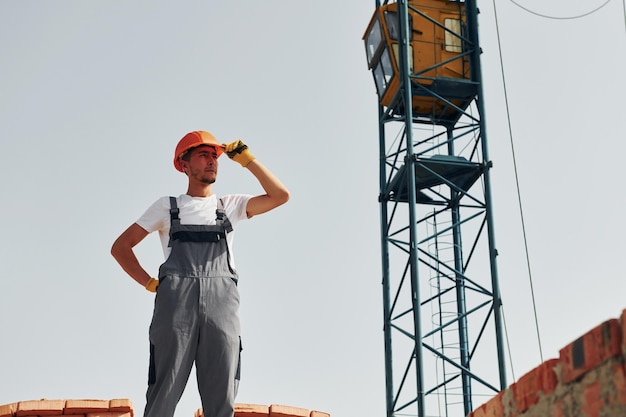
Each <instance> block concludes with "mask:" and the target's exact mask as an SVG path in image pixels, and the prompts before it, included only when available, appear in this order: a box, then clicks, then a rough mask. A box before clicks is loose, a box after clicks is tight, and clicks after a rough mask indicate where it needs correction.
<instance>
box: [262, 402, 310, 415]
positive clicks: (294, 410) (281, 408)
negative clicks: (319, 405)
mask: <svg viewBox="0 0 626 417" xmlns="http://www.w3.org/2000/svg"><path fill="white" fill-rule="evenodd" d="M269 416H270V417H309V410H307V409H305V408H298V407H290V406H288V405H277V404H272V405H270V414H269Z"/></svg>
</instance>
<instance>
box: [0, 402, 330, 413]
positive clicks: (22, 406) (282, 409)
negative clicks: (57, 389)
mask: <svg viewBox="0 0 626 417" xmlns="http://www.w3.org/2000/svg"><path fill="white" fill-rule="evenodd" d="M39 416H46V417H54V416H59V417H68V416H73V417H134V411H133V404H132V403H131V401H130V400H129V399H115V400H47V399H42V400H30V401H20V402H16V403H11V404H5V405H0V417H39ZM189 417H191V416H189ZM194 417H204V415H203V413H202V409H198V411H196V412H195V415H194ZM235 417H330V414H328V413H323V412H321V411H314V410H313V411H309V410H307V409H305V408H298V407H289V406H286V405H277V404H272V405H257V404H235Z"/></svg>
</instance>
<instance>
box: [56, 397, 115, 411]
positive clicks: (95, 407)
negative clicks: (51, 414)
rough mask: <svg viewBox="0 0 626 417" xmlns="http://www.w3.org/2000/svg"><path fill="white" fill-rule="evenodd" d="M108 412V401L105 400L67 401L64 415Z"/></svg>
mask: <svg viewBox="0 0 626 417" xmlns="http://www.w3.org/2000/svg"><path fill="white" fill-rule="evenodd" d="M101 411H109V401H106V400H67V401H66V402H65V413H64V414H87V413H97V412H101Z"/></svg>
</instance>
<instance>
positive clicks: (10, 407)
mask: <svg viewBox="0 0 626 417" xmlns="http://www.w3.org/2000/svg"><path fill="white" fill-rule="evenodd" d="M16 410H17V403H11V404H4V405H0V417H12V416H13V414H14V413H15V411H16Z"/></svg>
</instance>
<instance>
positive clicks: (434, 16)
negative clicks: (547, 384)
mask: <svg viewBox="0 0 626 417" xmlns="http://www.w3.org/2000/svg"><path fill="white" fill-rule="evenodd" d="M363 40H364V42H365V49H366V58H367V63H368V66H369V68H370V70H371V71H372V75H373V78H374V82H375V85H376V91H377V95H378V109H379V151H380V159H379V182H380V188H379V190H380V193H379V203H380V227H381V258H382V259H381V265H382V287H383V322H384V330H383V332H384V347H385V349H384V352H385V381H386V383H385V386H386V410H387V417H392V416H399V415H416V416H418V417H426V416H440V417H444V416H446V417H447V416H454V417H457V416H466V415H467V414H469V413H470V412H471V411H472V410H473V407H474V406H475V405H476V404H474V402H475V399H476V398H479V399H478V403H477V404H478V405H479V404H481V403H482V402H484V400H485V399H486V398H489V397H491V396H493V395H494V394H495V393H497V392H498V391H500V390H502V389H504V388H506V386H507V381H506V371H505V365H504V338H503V324H502V312H501V304H502V303H501V297H500V290H499V284H498V271H497V264H496V255H497V251H496V246H495V237H494V225H493V222H494V221H493V210H492V201H491V184H490V169H491V161H490V160H489V155H488V148H487V137H486V129H485V109H484V99H483V91H482V80H481V67H480V54H481V50H480V45H479V39H478V18H477V6H476V3H475V0H466V1H450V0H399V1H395V2H392V1H385V2H381V1H376V9H375V12H374V15H373V16H372V19H371V20H370V23H369V25H368V27H367V30H366V32H365V35H364V37H363Z"/></svg>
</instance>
